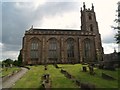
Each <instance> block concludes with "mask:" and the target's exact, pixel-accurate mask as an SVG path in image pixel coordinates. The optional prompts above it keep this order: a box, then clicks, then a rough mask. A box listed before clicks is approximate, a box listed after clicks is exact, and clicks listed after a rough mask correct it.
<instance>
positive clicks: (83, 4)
mask: <svg viewBox="0 0 120 90" xmlns="http://www.w3.org/2000/svg"><path fill="white" fill-rule="evenodd" d="M83 8H84V10H85V2H83Z"/></svg>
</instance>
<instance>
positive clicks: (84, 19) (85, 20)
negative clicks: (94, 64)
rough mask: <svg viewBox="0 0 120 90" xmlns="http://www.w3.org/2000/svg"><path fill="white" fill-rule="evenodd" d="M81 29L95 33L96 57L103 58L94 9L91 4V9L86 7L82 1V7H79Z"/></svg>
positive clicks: (99, 59)
mask: <svg viewBox="0 0 120 90" xmlns="http://www.w3.org/2000/svg"><path fill="white" fill-rule="evenodd" d="M81 31H84V32H91V33H93V34H95V49H96V50H95V51H96V58H97V60H98V61H101V60H103V47H102V43H101V35H100V33H99V29H98V22H97V20H96V14H95V11H94V6H93V4H92V7H91V9H90V8H88V9H86V5H85V2H84V3H83V8H82V7H81Z"/></svg>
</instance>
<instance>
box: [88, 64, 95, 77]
mask: <svg viewBox="0 0 120 90" xmlns="http://www.w3.org/2000/svg"><path fill="white" fill-rule="evenodd" d="M89 71H90V75H94V74H95V72H94V68H93V66H89Z"/></svg>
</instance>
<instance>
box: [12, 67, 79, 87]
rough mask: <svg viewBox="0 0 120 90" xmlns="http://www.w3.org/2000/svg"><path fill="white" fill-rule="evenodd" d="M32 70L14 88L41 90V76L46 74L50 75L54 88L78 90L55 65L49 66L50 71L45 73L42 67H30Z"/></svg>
mask: <svg viewBox="0 0 120 90" xmlns="http://www.w3.org/2000/svg"><path fill="white" fill-rule="evenodd" d="M29 67H30V70H29V71H28V72H27V73H26V74H25V75H24V76H23V78H21V79H20V80H19V81H17V82H16V84H15V85H14V86H13V88H39V87H40V85H41V76H42V75H43V74H45V73H48V74H50V79H51V80H52V88H75V87H76V88H77V86H76V85H75V84H74V83H73V82H72V81H71V80H69V79H67V78H66V77H65V76H64V75H63V74H62V73H60V70H59V69H56V68H55V67H54V66H53V65H48V70H46V71H44V67H43V66H42V65H41V66H29Z"/></svg>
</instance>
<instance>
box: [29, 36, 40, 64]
mask: <svg viewBox="0 0 120 90" xmlns="http://www.w3.org/2000/svg"><path fill="white" fill-rule="evenodd" d="M38 52H39V40H38V39H37V38H33V39H31V44H30V58H31V60H32V63H36V61H37V60H38V57H39V56H38Z"/></svg>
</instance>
